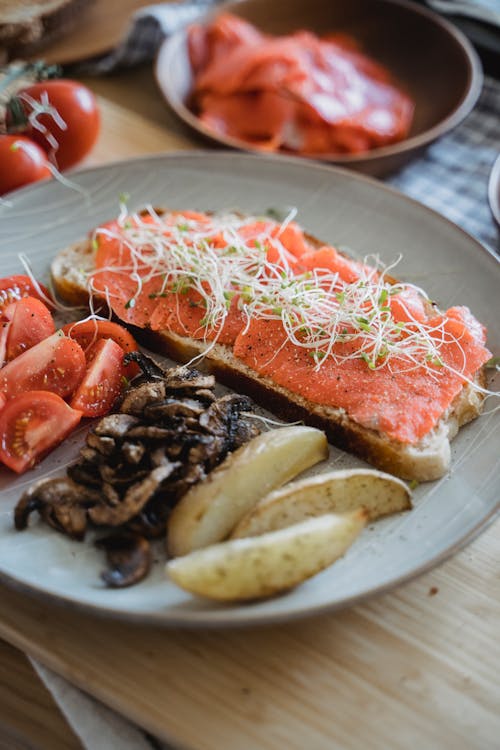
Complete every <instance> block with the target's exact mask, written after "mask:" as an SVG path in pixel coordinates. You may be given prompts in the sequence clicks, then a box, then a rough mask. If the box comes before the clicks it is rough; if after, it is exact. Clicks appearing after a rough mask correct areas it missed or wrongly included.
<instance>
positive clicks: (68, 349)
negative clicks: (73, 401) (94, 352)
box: [0, 331, 85, 398]
mask: <svg viewBox="0 0 500 750" xmlns="http://www.w3.org/2000/svg"><path fill="white" fill-rule="evenodd" d="M84 374H85V354H84V353H83V349H82V347H81V346H80V345H79V344H78V343H77V342H76V341H73V340H72V339H70V338H68V337H67V336H64V334H63V333H62V332H61V331H57V332H56V333H54V334H52V336H49V338H48V339H44V340H43V341H41V342H40V343H39V344H36V345H35V346H32V347H31V349H28V351H26V352H23V354H20V355H19V357H16V359H13V360H12V362H8V363H7V364H6V365H5V367H3V368H2V369H1V370H0V391H1V392H2V393H4V394H5V396H7V398H12V397H13V396H17V395H18V394H19V393H24V392H26V391H52V392H53V393H57V394H58V395H59V396H62V397H63V398H64V397H65V396H71V394H72V393H73V392H74V391H75V389H76V388H77V387H78V385H79V384H80V382H81V380H82V378H83V376H84Z"/></svg>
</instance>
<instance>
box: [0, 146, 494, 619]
mask: <svg viewBox="0 0 500 750" xmlns="http://www.w3.org/2000/svg"><path fill="white" fill-rule="evenodd" d="M159 158H160V159H161V160H164V161H166V162H168V161H177V160H183V159H184V160H187V161H193V162H196V161H197V160H199V159H200V158H201V159H203V158H208V159H216V160H218V159H221V158H222V159H223V160H224V161H231V160H237V159H239V160H243V161H249V162H262V163H265V164H268V165H269V164H272V163H273V162H274V163H275V164H276V166H277V167H278V168H279V165H282V166H283V167H287V166H288V167H293V168H299V169H303V168H307V169H308V170H312V171H320V172H323V173H326V174H328V175H330V176H331V175H333V176H335V175H337V176H338V177H340V178H341V179H349V180H353V181H354V182H355V183H357V182H362V183H368V184H369V185H371V186H372V187H373V188H374V189H376V190H378V191H382V192H386V193H388V194H389V195H391V196H392V197H393V198H396V199H398V200H401V199H403V200H404V201H405V202H409V203H410V204H411V205H412V206H413V207H414V208H417V209H418V210H423V211H424V213H430V214H431V215H432V216H433V217H434V219H436V220H438V221H439V222H441V223H442V222H444V223H445V224H446V225H448V227H449V228H450V229H451V230H453V231H455V232H458V233H460V234H461V235H464V236H465V238H466V239H467V241H468V244H469V245H470V246H471V252H472V249H474V250H475V251H476V252H477V251H478V250H479V251H482V252H483V255H484V254H485V255H484V257H486V258H487V259H488V262H492V263H493V265H494V266H495V267H497V266H498V265H499V264H500V258H499V257H498V256H497V255H496V254H495V252H494V250H493V249H492V248H490V247H489V246H487V245H484V244H482V243H481V242H480V241H479V240H477V239H476V238H474V237H473V236H472V235H470V234H469V233H468V232H466V231H465V230H464V229H462V228H461V227H460V226H458V225H457V224H455V223H454V222H452V221H451V220H449V219H447V218H446V217H445V216H443V215H442V214H440V213H439V212H438V211H435V210H434V209H432V208H430V207H429V206H426V205H425V204H423V203H420V202H419V201H417V200H415V199H414V198H411V197H410V196H408V195H406V194H404V193H402V192H400V191H399V190H397V189H396V188H393V187H392V186H390V185H387V184H385V183H382V182H379V181H378V180H376V179H374V178H372V177H369V176H366V175H363V174H359V173H357V172H352V171H351V170H348V169H346V168H342V167H338V166H331V165H329V164H324V163H319V164H318V163H317V162H315V161H313V160H309V159H300V160H298V159H296V158H295V157H289V156H282V155H260V154H249V153H242V152H231V151H227V150H223V151H216V150H196V151H194V150H188V151H175V152H159V153H156V154H150V155H146V156H144V155H139V156H136V157H133V158H129V159H120V160H116V161H113V162H109V163H107V164H103V165H99V166H94V167H87V168H86V169H80V170H77V171H74V172H72V173H71V175H72V176H73V177H78V176H80V175H87V174H92V173H100V172H103V171H108V170H113V169H120V168H122V167H124V166H126V165H129V164H133V163H137V162H142V163H148V162H151V161H154V162H155V164H156V165H158V159H159ZM51 184H52V183H51V182H50V181H49V180H44V181H40V182H38V183H35V184H33V185H29V186H27V187H25V188H20V189H19V190H16V191H14V192H12V193H11V194H10V195H12V196H13V197H18V196H21V197H22V196H23V195H25V194H28V193H31V192H33V191H39V190H44V189H45V188H46V187H47V186H49V185H51ZM9 197H10V196H9ZM0 209H1V207H0ZM7 209H8V207H7ZM1 213H2V211H1V210H0V214H1ZM49 231H50V230H49ZM496 272H498V271H496ZM499 515H500V497H499V499H498V501H497V502H496V504H494V506H493V507H492V508H491V509H490V510H489V511H488V513H487V514H486V515H485V516H484V517H483V518H481V520H479V521H478V522H477V524H474V526H473V527H472V528H470V529H469V531H468V532H467V533H466V534H465V535H464V536H461V537H460V538H459V539H456V540H455V542H454V543H453V544H452V545H451V546H449V547H447V548H446V549H445V550H442V551H441V552H439V553H438V554H436V555H434V556H432V557H431V558H429V559H428V560H426V561H425V563H423V564H421V565H420V566H418V567H417V568H414V569H412V570H410V571H408V572H406V573H404V574H402V575H401V576H397V577H394V578H391V579H390V580H389V581H386V582H385V583H382V584H380V585H379V586H376V587H374V588H370V589H369V590H368V589H367V590H364V591H361V592H359V593H357V594H354V595H352V596H347V597H346V598H344V599H342V600H339V601H337V602H330V603H328V602H327V603H322V604H317V605H313V606H308V607H306V608H305V609H302V608H301V607H300V602H299V603H298V604H297V605H296V606H295V607H294V608H293V609H292V610H290V609H288V610H286V611H278V612H264V613H262V612H260V613H259V612H258V611H257V610H256V611H255V614H254V615H253V614H252V612H251V611H249V609H248V604H245V603H242V606H243V607H244V608H245V611H244V612H243V611H240V612H238V608H239V606H240V605H236V607H234V608H229V609H226V608H221V609H214V610H212V611H210V612H206V611H203V610H191V611H189V610H185V611H183V612H182V613H179V612H177V613H176V612H175V611H174V612H172V613H169V612H168V610H165V611H162V610H158V611H151V610H150V611H143V612H140V611H130V610H128V611H127V610H124V609H116V608H110V607H107V606H102V605H100V604H93V603H92V602H87V601H82V600H81V599H77V598H74V597H72V596H71V595H68V594H64V593H55V592H53V591H51V590H47V589H45V588H43V586H42V587H40V586H33V585H32V584H31V583H27V582H25V581H23V580H20V579H18V578H16V577H15V576H13V575H11V574H10V573H7V572H5V571H4V570H1V569H0V582H1V583H2V584H6V585H7V586H8V587H9V588H12V589H13V590H15V591H19V592H21V593H26V594H27V595H28V596H30V597H32V598H34V599H40V600H44V601H50V602H51V603H53V604H56V605H57V606H61V607H63V608H65V609H69V610H73V611H79V612H85V613H86V614H89V615H92V616H96V617H103V618H109V619H113V620H120V621H122V622H130V623H131V624H134V623H135V624H144V625H152V626H157V627H164V628H171V627H183V628H199V627H203V628H221V627H223V628H225V627H227V628H232V627H245V626H252V627H253V626H255V625H259V626H260V625H270V624H274V623H282V622H289V621H290V622H291V621H292V620H297V619H301V618H304V617H313V616H317V615H320V614H324V613H327V612H333V611H339V610H341V609H345V608H348V607H352V606H354V605H356V604H359V603H361V602H365V601H369V600H370V599H372V597H375V596H379V595H381V594H384V593H387V592H389V591H391V590H393V589H395V588H397V587H399V586H400V585H402V584H404V583H407V582H409V581H412V580H413V579H415V578H417V577H419V576H421V575H422V574H424V573H426V572H427V571H429V570H431V569H433V568H435V567H436V566H437V565H439V564H441V563H443V562H444V561H445V560H447V559H449V558H450V557H452V556H453V555H455V554H456V553H457V552H458V551H459V550H461V549H462V548H463V547H465V546H466V545H467V544H469V543H470V542H472V541H473V540H474V539H475V538H476V537H477V536H478V535H479V534H480V533H481V532H482V531H483V530H485V529H486V528H487V527H488V526H489V525H490V524H492V523H493V522H494V520H495V519H496V518H497V516H499Z"/></svg>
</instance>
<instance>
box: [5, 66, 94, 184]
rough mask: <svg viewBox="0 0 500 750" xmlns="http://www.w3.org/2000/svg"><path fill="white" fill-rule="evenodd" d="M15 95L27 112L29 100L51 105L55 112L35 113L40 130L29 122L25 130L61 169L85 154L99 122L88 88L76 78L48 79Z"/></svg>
mask: <svg viewBox="0 0 500 750" xmlns="http://www.w3.org/2000/svg"><path fill="white" fill-rule="evenodd" d="M16 96H17V97H18V99H19V100H20V101H21V103H22V106H23V109H24V111H25V113H26V114H27V115H28V116H29V114H30V113H31V112H32V110H33V106H32V104H30V100H34V101H36V102H40V103H42V104H44V103H46V104H48V105H51V106H52V107H53V108H54V109H55V110H56V111H57V116H53V115H52V114H49V113H45V114H41V115H38V117H37V123H38V124H39V125H40V126H41V127H42V130H38V129H36V128H34V127H32V126H28V127H27V129H26V131H25V134H26V135H27V136H29V138H31V139H32V140H33V141H36V143H38V144H39V145H40V146H41V147H42V148H43V150H44V151H45V152H46V153H47V154H49V155H51V156H52V155H53V157H54V160H55V163H56V164H57V167H58V168H59V169H60V170H64V169H67V168H68V167H72V166H73V165H74V164H77V162H79V161H81V159H83V157H84V156H86V155H87V154H88V152H89V151H90V149H91V148H92V146H93V145H94V143H95V141H96V139H97V136H98V134H99V124H100V118H99V109H98V107H97V101H96V98H95V96H94V94H93V93H92V91H90V89H88V88H87V87H86V86H83V85H82V84H81V83H77V82H76V81H68V80H50V81H42V82H40V83H34V84H32V85H31V86H27V87H26V88H24V89H21V90H20V91H18V92H17V94H16ZM51 136H52V137H53V138H54V139H55V142H56V144H55V147H54V144H53V143H51V140H52V139H51Z"/></svg>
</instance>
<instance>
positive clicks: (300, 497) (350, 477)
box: [231, 469, 411, 539]
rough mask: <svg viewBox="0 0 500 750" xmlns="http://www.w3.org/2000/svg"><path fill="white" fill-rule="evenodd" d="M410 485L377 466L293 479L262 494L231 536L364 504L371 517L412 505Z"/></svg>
mask: <svg viewBox="0 0 500 750" xmlns="http://www.w3.org/2000/svg"><path fill="white" fill-rule="evenodd" d="M410 497H411V493H410V490H409V489H408V487H407V485H406V484H405V483H404V482H402V481H401V480H400V479H396V478H395V477H393V476H391V475H390V474H384V473H383V472H381V471H376V470H375V469H346V470H342V471H330V472H328V473H326V474H320V475H318V476H315V477H309V478H307V479H303V480H301V481H298V482H293V483H292V484H289V485H287V486H286V487H283V488H281V489H279V490H276V491H275V492H272V493H271V494H270V495H267V497H264V498H262V500H260V501H259V502H258V503H257V505H255V507H254V508H252V510H250V511H249V512H248V513H247V514H246V515H245V516H244V517H243V518H242V519H241V520H240V521H239V523H238V524H237V525H236V527H235V528H234V529H233V531H232V533H231V539H241V538H243V537H248V536H259V535H260V534H266V533H267V532H269V531H275V530H276V529H283V528H285V527H286V526H291V525H292V524H294V523H299V522H300V521H303V520H305V519H306V518H311V517H314V516H320V515H322V514H323V513H345V512H346V511H352V510H355V509H356V508H364V509H365V510H366V511H367V513H368V519H369V520H370V521H373V520H375V519H376V518H380V516H386V515H390V514H391V513H399V512H400V511H402V510H410V509H411V500H410Z"/></svg>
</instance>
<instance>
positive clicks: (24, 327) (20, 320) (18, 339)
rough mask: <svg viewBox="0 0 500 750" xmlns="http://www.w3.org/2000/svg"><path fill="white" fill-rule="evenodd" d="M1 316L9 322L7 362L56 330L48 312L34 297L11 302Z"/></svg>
mask: <svg viewBox="0 0 500 750" xmlns="http://www.w3.org/2000/svg"><path fill="white" fill-rule="evenodd" d="M3 315H4V317H5V318H7V319H8V320H10V327H9V333H8V336H7V348H6V360H7V361H10V360H11V359H14V358H15V357H17V356H19V354H22V353H23V352H25V351H26V350H27V349H31V347H32V346H35V344H39V343H40V341H43V340H44V339H46V338H48V337H49V336H51V335H52V334H53V333H54V332H55V330H56V327H55V325H54V321H53V320H52V315H51V313H50V310H49V309H48V308H47V307H46V306H45V305H44V304H43V302H40V300H39V299H36V297H23V298H22V299H20V300H17V302H13V303H12V304H10V305H8V306H7V307H6V308H5V309H4V311H3Z"/></svg>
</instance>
